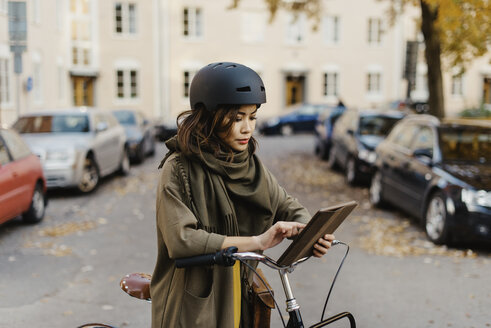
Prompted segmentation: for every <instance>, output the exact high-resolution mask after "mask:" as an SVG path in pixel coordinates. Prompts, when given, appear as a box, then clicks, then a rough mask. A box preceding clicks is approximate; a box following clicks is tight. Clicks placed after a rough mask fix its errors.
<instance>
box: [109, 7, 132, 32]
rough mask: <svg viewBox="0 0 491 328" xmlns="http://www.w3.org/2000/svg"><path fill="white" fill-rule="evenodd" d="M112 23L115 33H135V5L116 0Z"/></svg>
mask: <svg viewBox="0 0 491 328" xmlns="http://www.w3.org/2000/svg"><path fill="white" fill-rule="evenodd" d="M114 24H115V25H114V28H115V32H116V33H117V34H136V33H137V27H136V25H137V19H136V5H135V4H134V3H122V2H117V3H116V4H115V5H114Z"/></svg>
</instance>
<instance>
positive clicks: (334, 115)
mask: <svg viewBox="0 0 491 328" xmlns="http://www.w3.org/2000/svg"><path fill="white" fill-rule="evenodd" d="M345 110H346V107H344V106H339V107H335V108H333V109H332V111H325V112H324V113H322V114H321V115H319V117H318V119H317V122H316V123H315V130H314V134H315V149H314V151H315V154H316V155H317V156H319V157H320V158H321V159H328V158H329V151H330V149H331V143H332V132H333V131H334V124H335V123H336V121H337V120H338V118H339V117H341V115H342V114H343V113H344V111H345Z"/></svg>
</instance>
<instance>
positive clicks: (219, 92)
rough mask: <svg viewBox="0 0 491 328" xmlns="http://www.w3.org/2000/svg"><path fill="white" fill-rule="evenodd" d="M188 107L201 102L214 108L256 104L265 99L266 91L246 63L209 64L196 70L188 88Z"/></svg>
mask: <svg viewBox="0 0 491 328" xmlns="http://www.w3.org/2000/svg"><path fill="white" fill-rule="evenodd" d="M189 100H190V103H191V108H192V109H196V106H198V105H199V104H202V105H204V106H205V108H206V109H208V110H210V111H214V110H216V109H217V107H218V106H219V105H249V104H256V105H257V106H258V107H259V106H260V105H261V104H264V103H265V102H266V90H265V89H264V84H263V81H262V80H261V78H260V77H259V75H258V74H257V73H256V72H254V70H252V69H250V68H249V67H247V66H244V65H241V64H237V63H230V62H221V63H211V64H208V65H207V66H205V67H203V68H202V69H200V70H199V71H198V73H196V75H195V76H194V78H193V81H192V82H191V86H190V91H189Z"/></svg>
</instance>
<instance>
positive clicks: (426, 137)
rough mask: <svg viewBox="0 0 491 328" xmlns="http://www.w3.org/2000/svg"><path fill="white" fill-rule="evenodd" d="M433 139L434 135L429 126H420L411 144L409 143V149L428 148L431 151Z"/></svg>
mask: <svg viewBox="0 0 491 328" xmlns="http://www.w3.org/2000/svg"><path fill="white" fill-rule="evenodd" d="M433 141H434V135H433V131H432V130H431V128H430V127H428V126H422V127H420V128H419V130H418V131H417V132H416V136H415V138H414V141H413V144H412V145H411V149H412V150H416V149H428V150H431V151H433Z"/></svg>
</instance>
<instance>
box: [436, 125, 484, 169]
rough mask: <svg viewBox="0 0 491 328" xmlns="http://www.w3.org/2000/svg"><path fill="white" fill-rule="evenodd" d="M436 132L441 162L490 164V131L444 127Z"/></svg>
mask: <svg viewBox="0 0 491 328" xmlns="http://www.w3.org/2000/svg"><path fill="white" fill-rule="evenodd" d="M438 132H439V139H440V148H441V152H442V158H443V160H445V161H471V162H477V163H490V162H491V129H489V128H481V127H463V128H459V127H446V128H440V129H439V131H438Z"/></svg>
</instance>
